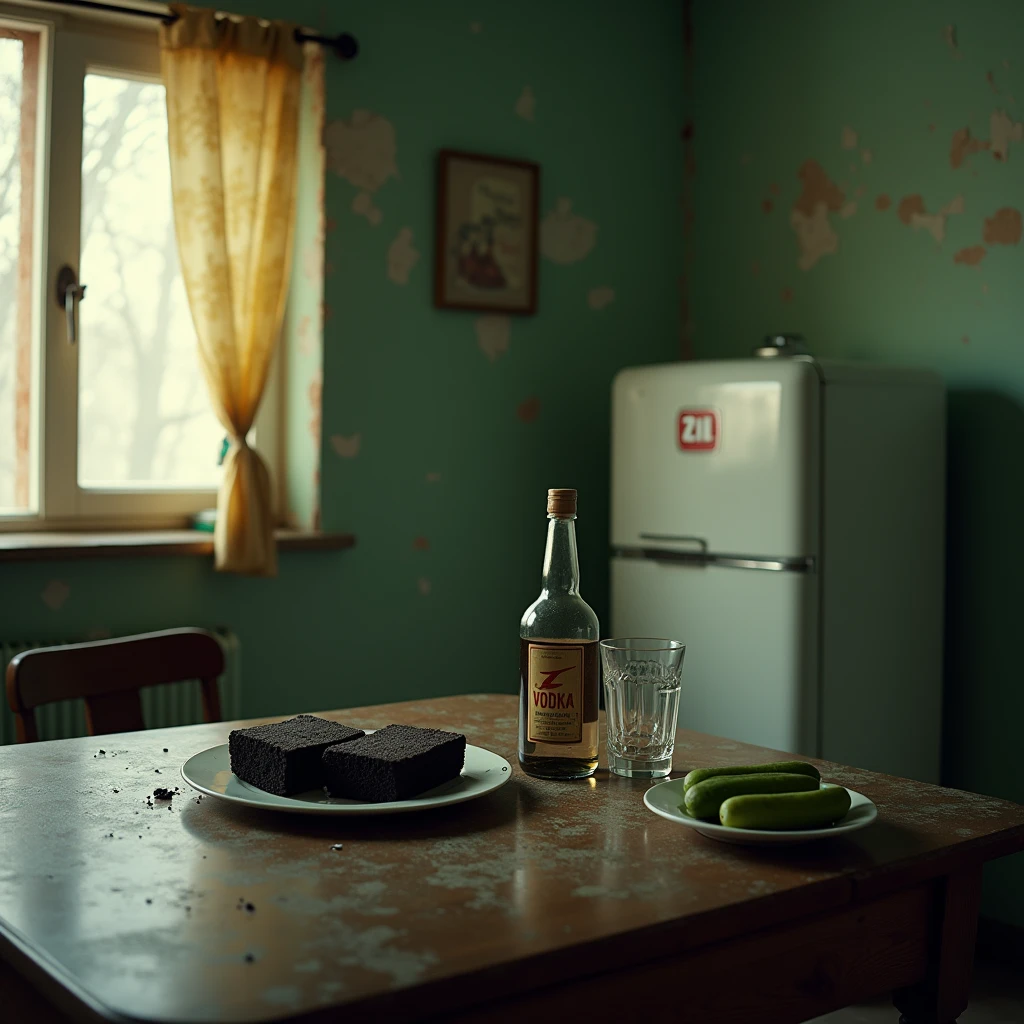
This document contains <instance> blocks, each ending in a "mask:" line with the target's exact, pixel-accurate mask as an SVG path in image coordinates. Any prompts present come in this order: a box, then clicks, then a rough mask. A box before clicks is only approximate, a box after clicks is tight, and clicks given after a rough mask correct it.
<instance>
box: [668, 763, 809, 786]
mask: <svg viewBox="0 0 1024 1024" xmlns="http://www.w3.org/2000/svg"><path fill="white" fill-rule="evenodd" d="M762 772H768V773H770V774H773V775H775V774H780V773H782V774H786V775H807V776H809V777H810V778H812V779H814V781H815V782H820V781H821V773H820V772H819V771H818V769H817V768H815V767H814V765H813V764H808V763H807V762H806V761H773V762H771V763H769V764H732V765H726V766H724V767H722V768H694V770H693V771H692V772H688V773H687V775H686V777H685V778H684V779H683V792H684V793H685V792H686V791H687V790H688V789H689V788H690V787H691V786H696V785H697V783H698V782H704V781H706V780H707V779H714V778H717V777H718V776H719V775H760V774H761V773H762Z"/></svg>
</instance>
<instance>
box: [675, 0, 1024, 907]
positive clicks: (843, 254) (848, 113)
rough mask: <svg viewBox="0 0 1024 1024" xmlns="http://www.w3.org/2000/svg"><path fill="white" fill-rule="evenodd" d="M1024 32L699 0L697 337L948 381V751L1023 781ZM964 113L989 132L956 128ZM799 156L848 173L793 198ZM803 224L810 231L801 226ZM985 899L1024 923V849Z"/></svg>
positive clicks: (963, 774)
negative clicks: (803, 234)
mask: <svg viewBox="0 0 1024 1024" xmlns="http://www.w3.org/2000/svg"><path fill="white" fill-rule="evenodd" d="M947 26H952V29H949V28H947ZM1022 41H1024V6H1021V5H1018V4H1007V3H1000V2H997V0H987V2H977V0H972V2H970V3H968V2H966V0H964V2H944V3H935V2H931V0H916V2H910V0H902V2H901V3H898V4H892V3H885V2H883V0H869V2H864V3H861V4H859V5H857V6H856V10H855V11H854V10H853V9H850V10H840V9H839V8H837V7H834V6H831V5H828V4H819V3H812V2H810V0H806V2H805V0H800V2H793V0H790V2H786V3H781V4H771V5H765V4H762V3H755V2H739V0H735V2H733V3H730V4H727V5H726V4H701V3H698V4H696V5H695V15H694V48H693V53H694V58H695V59H694V65H693V90H692V95H691V97H690V100H689V102H690V105H691V108H692V112H693V117H694V125H695V133H694V158H695V161H696V176H695V183H694V194H695V214H696V217H695V227H694V236H693V250H694V257H693V265H692V267H691V268H690V275H689V291H690V296H691V302H692V310H693V331H694V349H695V352H696V354H697V355H698V356H700V357H711V356H741V355H744V354H747V353H748V352H749V351H750V349H751V348H752V346H753V345H754V343H755V341H756V340H757V338H758V337H759V336H761V335H762V334H764V333H765V332H766V331H768V330H779V329H784V330H798V331H801V332H802V333H804V334H805V335H806V336H807V337H808V339H809V342H810V345H811V347H812V349H813V351H814V352H816V353H818V354H820V355H822V356H832V357H844V358H855V359H871V360H877V361H879V362H886V363H905V364H911V365H919V366H929V367H932V368H934V369H936V370H938V371H939V372H941V373H942V374H943V375H944V376H945V378H946V380H947V381H948V384H949V389H950V417H949V426H950V435H949V440H950V463H949V466H950V477H949V490H950V503H949V587H948V631H947V632H948V651H947V671H946V737H945V739H946V763H945V775H946V781H947V782H949V783H950V784H952V785H956V786H961V787H963V788H966V789H971V790H977V791H980V792H984V793H990V794H994V795H998V796H1003V797H1007V798H1010V799H1016V800H1018V801H1024V772H1022V771H1021V770H1020V766H1019V759H1018V751H1019V743H1020V740H1019V732H1020V722H1021V720H1022V718H1024V685H1022V683H1021V658H1020V651H1019V648H1018V646H1017V642H1016V639H1015V637H1016V635H1017V634H1018V632H1019V630H1020V626H1019V621H1020V618H1021V614H1022V612H1024V584H1022V582H1021V574H1020V572H1019V567H1018V565H1017V564H1016V563H1017V559H1016V558H1015V557H1014V551H1015V548H1016V546H1017V538H1018V536H1019V534H1020V524H1021V522H1022V521H1024V484H1022V483H1021V482H1020V479H1019V478H1020V473H1019V471H1018V470H1017V468H1016V467H1015V459H1017V458H1018V457H1019V453H1020V452H1021V451H1022V450H1024V357H1022V353H1021V332H1022V324H1024V290H1022V289H1021V286H1020V282H1021V279H1022V274H1024V248H1022V246H1021V245H1020V244H1019V241H1015V239H1019V237H1020V227H1019V225H1020V214H1019V212H1016V211H1020V210H1021V209H1024V173H1022V168H1024V139H1022V136H1021V132H1022V128H1024V126H1022V125H1021V124H1020V121H1021V120H1022V119H1024V111H1022V108H1024V61H1022V59H1021V56H1020V50H1021V43H1022ZM1004 115H1005V116H1004ZM993 122H994V123H993ZM965 128H967V129H969V131H970V138H971V139H973V140H976V143H979V144H980V145H981V146H982V147H985V148H977V149H976V151H975V152H973V153H967V152H964V150H965V148H970V147H969V143H967V141H966V140H967V136H966V135H965V134H964V133H963V129H965ZM844 129H845V131H844ZM958 132H959V133H960V135H959V136H957V135H956V133H958ZM852 133H855V134H856V141H854V138H853V134H852ZM1007 140H1008V141H1007ZM844 143H845V146H844ZM847 147H848V148H847ZM997 156H998V157H1001V158H1002V159H998V158H997ZM808 160H813V161H816V162H817V163H818V164H819V165H820V167H821V169H822V170H823V171H824V172H825V175H826V176H827V179H828V180H829V181H831V183H832V184H833V185H835V186H836V188H837V189H838V192H831V191H830V190H829V189H828V188H827V183H826V187H825V188H821V187H816V186H815V184H814V181H813V180H812V181H811V189H810V194H809V195H807V194H804V201H803V202H801V195H802V194H803V189H802V183H801V179H800V177H799V171H800V168H801V166H802V165H804V164H805V161H808ZM954 164H958V165H959V166H954ZM811 170H812V172H813V168H812V169H811ZM806 174H807V170H805V175H806ZM838 193H841V195H839V194H838ZM881 196H885V197H888V199H889V205H888V206H887V207H886V202H885V200H884V199H879V197H881ZM915 196H919V197H920V202H918V201H917V200H915V199H914V198H913V197H915ZM957 197H962V201H957ZM808 199H810V200H813V202H810V203H809V202H808V201H807V200H808ZM820 199H823V200H824V203H825V210H824V211H823V212H824V216H823V217H822V211H817V210H816V209H815V204H816V202H817V201H818V200H820ZM876 201H877V206H876ZM852 204H855V208H854V207H853V205H852ZM878 206H881V207H886V208H885V209H884V210H882V209H879V208H878ZM922 206H923V211H924V213H923V215H922V209H921V208H922ZM961 206H962V212H956V211H957V210H959V209H960V208H961ZM944 207H952V209H951V210H950V211H949V212H947V213H946V214H945V215H943V214H941V211H942V209H943V208H944ZM999 210H1009V211H1012V212H1010V213H1004V214H1002V215H1000V216H999V217H996V214H997V211H999ZM794 211H795V212H794ZM901 211H902V217H901V215H900V214H901ZM915 211H916V214H915ZM936 213H938V214H939V216H938V217H933V216H931V215H933V214H936ZM802 218H808V219H809V221H810V223H808V220H804V219H802ZM986 220H989V224H988V226H986ZM1015 225H1016V227H1015ZM798 227H800V228H804V229H806V230H808V231H810V230H811V229H812V228H813V229H814V231H815V232H816V235H813V234H812V237H811V239H810V241H809V243H808V245H807V246H806V247H805V249H801V246H800V244H799V243H798V236H797V230H796V229H797V228H798ZM940 238H941V241H940V240H939V239H940ZM815 239H816V241H815ZM1000 239H1002V241H999V240H1000ZM833 243H834V245H835V251H832V252H827V253H824V254H821V255H820V256H819V258H817V260H816V261H814V257H815V255H816V254H818V252H819V250H821V249H829V248H832V246H833ZM975 247H980V249H981V250H984V251H983V252H981V251H980V250H979V249H977V248H975ZM958 254H959V257H960V262H958V261H957V258H956V257H957V255H958ZM979 255H980V257H981V259H980V262H977V263H975V264H973V265H972V264H971V263H970V262H963V261H964V260H968V261H970V260H976V259H977V258H978V257H979ZM802 256H803V262H804V266H805V267H806V266H807V264H808V263H809V262H812V261H814V262H813V265H812V266H810V267H809V268H808V269H801V267H800V265H799V263H800V260H801V257H802ZM986 907H987V910H988V912H989V913H992V914H994V915H996V916H999V917H1001V918H1004V919H1006V920H1010V921H1015V922H1016V923H1018V924H1022V925H1024V858H1020V857H1018V858H1015V859H1011V860H1008V861H1003V862H1001V863H999V864H996V865H993V867H992V868H991V869H990V871H989V872H988V876H987V890H986Z"/></svg>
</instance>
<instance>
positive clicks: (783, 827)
mask: <svg viewBox="0 0 1024 1024" xmlns="http://www.w3.org/2000/svg"><path fill="white" fill-rule="evenodd" d="M850 803H851V801H850V794H849V793H848V792H847V791H846V790H845V789H844V788H843V787H842V786H835V785H832V784H830V783H827V782H826V783H823V784H822V786H821V788H820V789H816V790H812V791H811V792H807V793H748V794H745V795H743V796H733V797H729V799H728V800H724V801H722V806H721V807H720V808H719V810H718V820H719V821H720V822H721V823H722V824H723V825H727V826H728V827H729V828H755V829H765V830H768V831H778V832H783V831H787V830H792V829H811V828H827V827H828V826H829V825H832V824H834V823H835V822H837V821H839V820H840V818H844V817H845V816H846V814H847V812H848V811H849V810H850Z"/></svg>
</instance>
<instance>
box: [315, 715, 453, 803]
mask: <svg viewBox="0 0 1024 1024" xmlns="http://www.w3.org/2000/svg"><path fill="white" fill-rule="evenodd" d="M465 759H466V737H465V736H463V735H462V734H461V733H456V732H444V731H442V730H441V729H419V728H417V727H416V726H414V725H389V726H387V727H386V728H384V729H378V730H377V731H376V732H375V733H371V734H370V735H369V736H364V737H363V738H362V739H359V740H353V741H352V742H351V743H342V744H339V745H338V746H334V747H328V748H327V750H325V751H324V757H323V760H324V769H325V771H324V774H325V777H326V785H327V791H328V792H329V793H330V794H331V796H343V797H348V798H349V799H351V800H365V801H370V802H373V803H384V802H387V801H391V800H408V799H409V797H413V796H417V795H418V794H420V793H424V792H426V791H427V790H428V789H433V788H434V787H435V786H440V785H441V783H442V782H447V781H448V780H449V779H454V778H456V777H457V776H458V774H459V773H460V772H461V771H462V765H463V762H464V761H465Z"/></svg>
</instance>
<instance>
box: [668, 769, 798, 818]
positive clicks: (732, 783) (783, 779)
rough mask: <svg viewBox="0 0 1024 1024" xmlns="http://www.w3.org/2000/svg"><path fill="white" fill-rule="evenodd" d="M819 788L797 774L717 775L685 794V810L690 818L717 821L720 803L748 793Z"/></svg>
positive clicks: (794, 791)
mask: <svg viewBox="0 0 1024 1024" xmlns="http://www.w3.org/2000/svg"><path fill="white" fill-rule="evenodd" d="M817 788H818V780H817V779H812V778H811V777H810V776H809V775H800V774H798V773H796V772H790V773H785V772H761V773H759V774H756V775H716V776H714V777H712V778H710V779H705V780H704V781H703V782H698V783H697V784H696V785H694V786H691V787H690V788H689V789H688V790H686V795H685V797H684V809H685V810H686V813H687V814H689V815H690V816H691V817H693V818H705V819H707V820H710V821H717V820H718V813H719V809H720V808H721V806H722V803H723V801H725V800H728V799H729V798H730V797H734V796H741V795H744V794H747V793H798V792H808V791H809V790H813V789H817Z"/></svg>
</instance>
